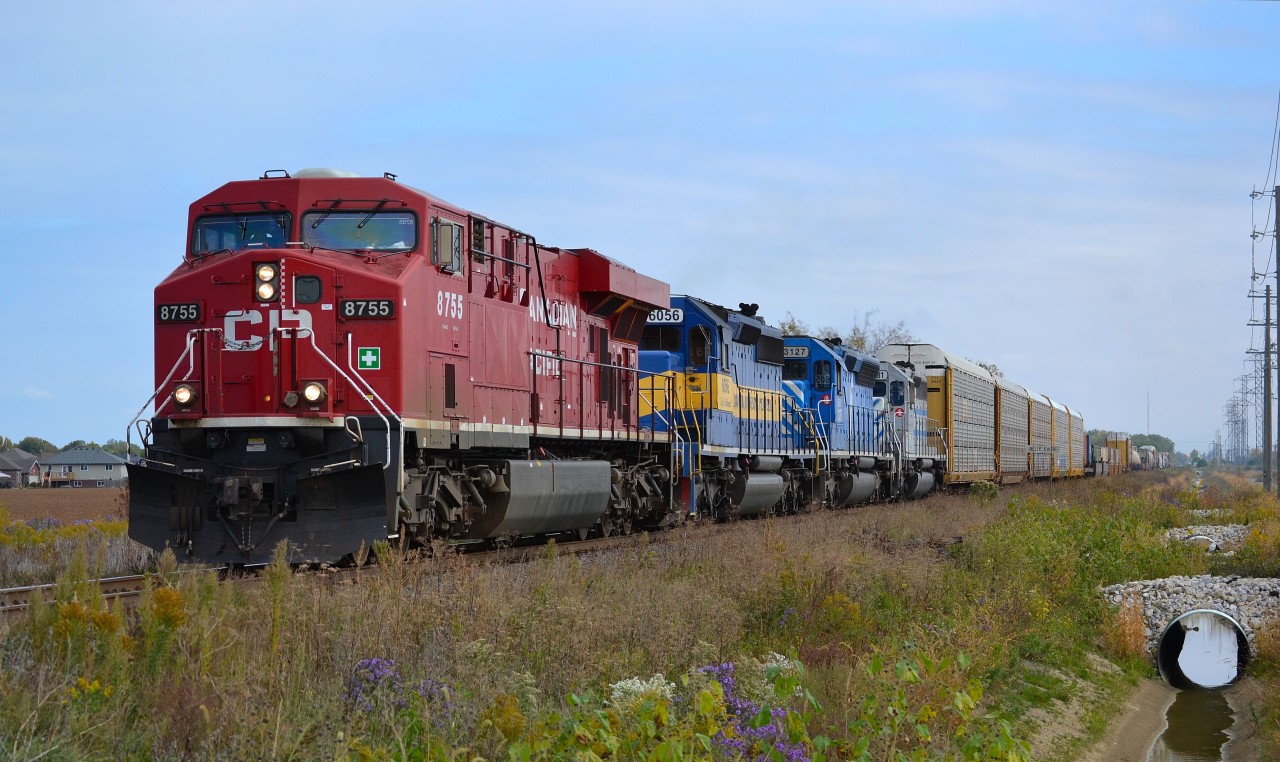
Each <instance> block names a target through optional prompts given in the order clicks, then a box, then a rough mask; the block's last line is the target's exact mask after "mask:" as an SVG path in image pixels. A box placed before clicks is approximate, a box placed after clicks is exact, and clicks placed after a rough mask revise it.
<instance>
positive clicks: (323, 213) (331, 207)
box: [311, 198, 342, 251]
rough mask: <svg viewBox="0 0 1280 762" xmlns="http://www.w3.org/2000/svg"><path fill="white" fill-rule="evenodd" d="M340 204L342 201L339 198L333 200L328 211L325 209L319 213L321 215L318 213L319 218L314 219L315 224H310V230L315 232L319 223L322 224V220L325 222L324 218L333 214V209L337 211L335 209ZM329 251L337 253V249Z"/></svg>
mask: <svg viewBox="0 0 1280 762" xmlns="http://www.w3.org/2000/svg"><path fill="white" fill-rule="evenodd" d="M341 203H342V199H340V198H335V199H334V200H333V203H332V204H330V205H329V208H328V209H325V210H324V211H323V212H321V213H320V216H319V217H317V218H316V221H315V222H313V223H311V229H312V230H315V229H316V228H317V227H319V226H320V223H322V222H324V220H325V218H326V217H328V216H329V215H331V214H333V211H334V210H335V209H337V208H338V205H339V204H341ZM330 251H337V249H330Z"/></svg>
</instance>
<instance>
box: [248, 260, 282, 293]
mask: <svg viewBox="0 0 1280 762" xmlns="http://www.w3.org/2000/svg"><path fill="white" fill-rule="evenodd" d="M253 277H254V281H253V283H254V285H253V296H254V298H255V299H257V300H258V301H260V302H274V301H275V300H276V299H278V298H279V297H280V263H279V262H254V263H253Z"/></svg>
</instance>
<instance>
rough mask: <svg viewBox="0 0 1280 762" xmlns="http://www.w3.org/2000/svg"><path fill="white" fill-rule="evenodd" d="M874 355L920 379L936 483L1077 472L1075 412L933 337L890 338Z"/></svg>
mask: <svg viewBox="0 0 1280 762" xmlns="http://www.w3.org/2000/svg"><path fill="white" fill-rule="evenodd" d="M876 356H877V357H879V358H880V359H881V360H882V361H883V362H885V363H889V364H891V365H894V366H897V367H900V368H905V369H910V370H911V371H912V372H916V373H921V374H923V376H924V378H925V379H926V382H927V384H928V386H927V388H928V415H929V418H931V419H933V420H935V421H937V429H936V431H937V435H936V436H937V438H938V441H939V443H940V448H939V449H940V451H941V452H940V454H939V458H940V459H941V460H942V462H943V463H944V466H943V468H942V475H941V476H942V483H943V484H948V485H950V484H971V483H973V482H978V481H994V482H1000V483H1006V484H1008V483H1016V482H1019V481H1022V480H1024V479H1026V478H1028V476H1030V477H1031V478H1050V477H1051V478H1065V477H1076V476H1084V473H1085V453H1086V451H1087V435H1086V433H1085V427H1084V417H1083V416H1082V415H1080V413H1078V412H1076V411H1072V410H1071V409H1070V408H1068V407H1067V406H1066V405H1064V404H1061V403H1059V402H1055V401H1054V400H1052V399H1050V398H1048V397H1044V396H1041V395H1036V394H1033V393H1032V392H1030V391H1028V390H1027V389H1026V388H1025V387H1023V386H1020V385H1018V384H1015V383H1013V382H1012V381H1008V380H1006V379H1004V378H1003V377H1000V378H997V377H995V376H992V375H991V373H990V372H989V371H988V370H987V369H986V368H983V367H982V366H980V365H978V364H976V363H973V362H971V361H969V360H966V359H964V358H963V357H959V356H957V355H954V354H951V353H948V352H946V351H944V350H942V349H939V348H938V347H936V346H934V345H932V344H889V345H886V346H884V347H882V348H881V349H880V350H879V351H878V352H877V353H876Z"/></svg>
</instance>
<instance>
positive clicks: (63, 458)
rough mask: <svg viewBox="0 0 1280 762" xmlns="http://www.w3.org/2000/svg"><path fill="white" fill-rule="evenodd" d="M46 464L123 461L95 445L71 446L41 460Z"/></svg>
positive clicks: (99, 464)
mask: <svg viewBox="0 0 1280 762" xmlns="http://www.w3.org/2000/svg"><path fill="white" fill-rule="evenodd" d="M41 463H42V464H43V465H46V466H105V465H112V466H114V465H118V464H121V463H124V461H123V460H121V459H120V458H117V457H116V456H114V455H112V454H111V453H109V452H107V451H105V450H99V449H97V448H96V447H73V448H71V449H70V450H64V451H63V452H60V453H58V454H57V455H51V456H49V457H48V458H45V459H44V460H42V461H41Z"/></svg>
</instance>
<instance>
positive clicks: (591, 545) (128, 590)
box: [0, 524, 730, 621]
mask: <svg viewBox="0 0 1280 762" xmlns="http://www.w3.org/2000/svg"><path fill="white" fill-rule="evenodd" d="M728 526H730V525H728V524H725V525H716V524H695V525H691V526H686V527H682V528H681V530H680V531H679V532H670V531H664V532H654V533H636V534H630V535H621V536H614V537H600V538H595V539H590V540H572V541H567V542H564V541H557V542H555V545H554V546H552V545H551V542H546V541H544V542H539V543H530V544H527V545H523V544H516V545H514V546H511V547H502V548H484V549H477V550H471V549H468V548H467V546H455V547H453V548H450V549H449V550H448V552H447V553H445V554H442V555H437V556H436V557H434V558H422V559H414V560H408V561H406V563H409V564H418V563H433V562H434V563H437V564H444V565H445V567H446V568H447V565H448V564H450V563H453V562H457V563H463V562H465V563H477V562H478V563H489V564H518V563H527V562H529V561H534V560H537V559H540V558H546V557H547V556H548V554H549V553H552V552H555V553H564V554H568V555H586V554H590V553H601V552H608V551H611V550H620V549H624V548H628V547H632V546H634V545H636V544H637V543H640V542H643V543H645V544H648V545H658V544H664V543H666V542H669V541H671V540H672V539H674V538H675V537H676V536H683V537H687V536H689V534H688V533H689V532H712V533H714V532H717V531H722V530H723V529H724V528H725V527H728ZM561 539H563V538H561ZM553 541H554V539H553ZM553 547H554V551H553V550H552V548H553ZM259 568H260V567H259ZM210 570H211V571H217V572H218V573H219V574H221V575H223V577H224V579H226V580H228V581H232V582H234V583H235V584H256V583H257V582H258V581H259V578H260V577H259V575H258V574H257V569H250V570H240V571H239V572H231V571H230V570H228V569H227V568H225V567H216V568H213V569H210ZM297 573H298V574H299V575H300V576H304V577H310V578H312V579H318V580H323V581H324V582H327V583H328V584H359V583H360V582H361V581H363V580H364V579H365V578H367V577H369V576H370V575H377V574H379V567H378V566H377V565H376V564H367V565H363V566H353V567H330V566H326V567H320V568H316V567H305V568H300V569H299V570H298V571H297ZM150 576H154V575H148V574H136V575H131V576H124V577H105V578H102V579H97V580H93V581H92V584H94V585H96V586H97V588H98V590H100V591H101V597H102V599H103V600H104V601H106V602H107V603H108V605H110V606H132V605H134V604H135V603H136V601H137V599H138V598H139V597H140V596H141V594H142V590H143V588H144V586H145V584H146V580H147V579H148V577H150ZM56 588H57V585H56V584H53V583H50V584H41V585H27V586H24V587H13V588H7V589H0V621H12V620H13V619H14V618H15V617H17V616H20V615H21V614H23V613H24V612H26V610H27V607H28V606H29V605H30V603H31V600H32V599H33V598H34V597H35V596H37V595H40V596H43V597H44V600H46V601H50V602H51V601H52V600H53V597H54V592H55V589H56Z"/></svg>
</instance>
